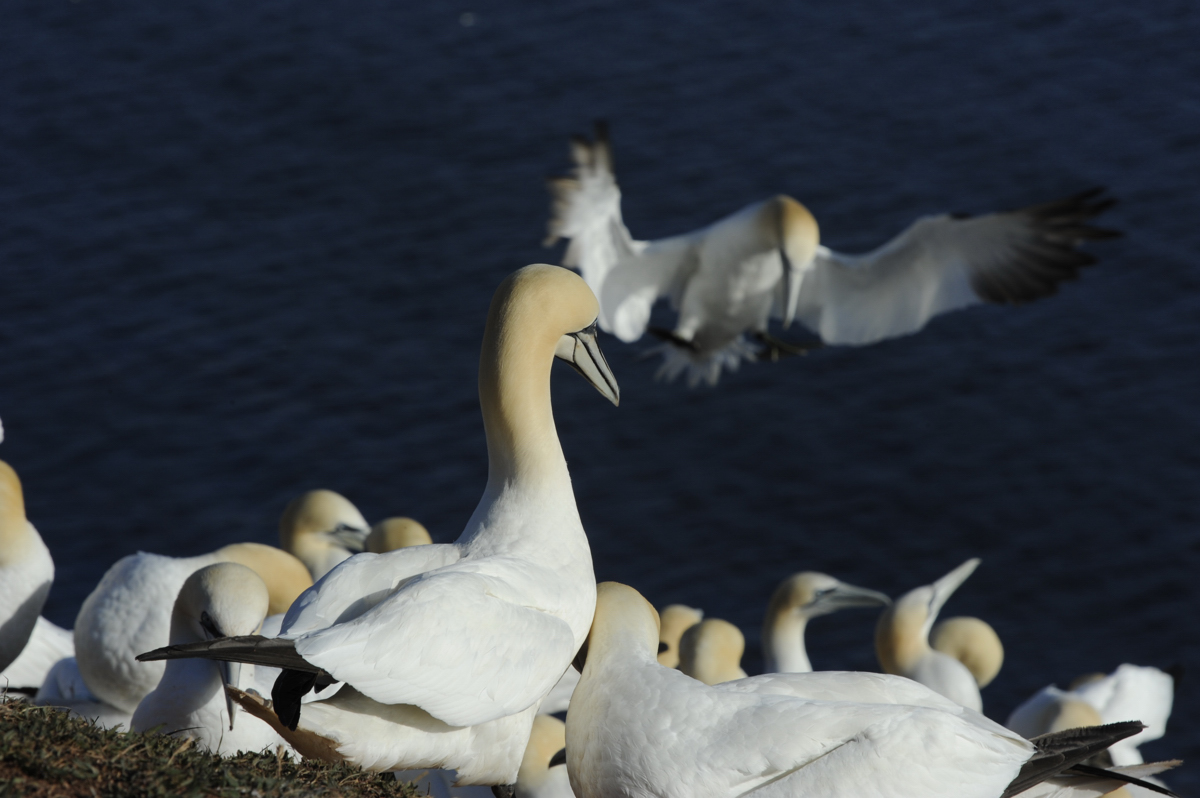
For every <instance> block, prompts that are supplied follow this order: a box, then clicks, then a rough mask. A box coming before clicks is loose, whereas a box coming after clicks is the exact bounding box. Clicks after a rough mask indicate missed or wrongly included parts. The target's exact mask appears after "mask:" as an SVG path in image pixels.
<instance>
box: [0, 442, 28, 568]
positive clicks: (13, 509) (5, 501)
mask: <svg viewBox="0 0 1200 798" xmlns="http://www.w3.org/2000/svg"><path fill="white" fill-rule="evenodd" d="M31 542H32V535H30V534H29V521H28V520H27V519H26V518H25V493H24V491H22V490H21V479H20V477H18V476H17V472H16V471H15V470H14V469H13V467H12V466H10V465H9V464H8V463H6V462H4V461H3V460H0V565H7V564H9V563H15V562H18V561H20V560H21V559H22V558H23V557H24V556H25V553H26V550H27V548H28V546H29V544H30V543H31Z"/></svg>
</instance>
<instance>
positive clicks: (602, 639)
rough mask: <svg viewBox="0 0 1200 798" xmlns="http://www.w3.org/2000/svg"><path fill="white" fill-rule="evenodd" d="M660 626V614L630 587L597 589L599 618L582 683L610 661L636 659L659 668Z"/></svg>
mask: <svg viewBox="0 0 1200 798" xmlns="http://www.w3.org/2000/svg"><path fill="white" fill-rule="evenodd" d="M659 629H660V622H659V618H658V611H657V610H655V609H654V607H653V606H652V605H651V604H650V602H648V601H646V599H644V598H642V594H641V593H638V592H637V591H636V590H634V589H633V588H631V587H629V586H628V585H622V584H620V583H618V582H601V583H600V584H598V585H596V614H595V615H594V616H593V618H592V631H591V633H590V634H589V635H588V639H587V655H586V656H587V659H586V661H585V663H584V667H583V674H582V677H581V682H582V679H586V678H589V677H591V676H592V674H594V673H596V672H597V669H600V670H603V667H604V664H603V663H604V661H605V660H606V659H608V658H609V657H617V658H619V659H628V658H632V659H636V660H639V661H644V662H647V663H652V664H654V665H656V666H657V664H658V660H657V654H658V636H659Z"/></svg>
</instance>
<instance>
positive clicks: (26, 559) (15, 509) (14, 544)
mask: <svg viewBox="0 0 1200 798" xmlns="http://www.w3.org/2000/svg"><path fill="white" fill-rule="evenodd" d="M53 582H54V560H52V559H50V550H49V549H48V548H46V544H45V543H43V542H42V536H41V535H39V534H38V531H37V530H36V529H34V528H33V524H31V523H29V519H27V518H26V517H25V494H24V492H23V491H22V490H21V479H20V477H18V476H17V472H16V471H14V470H13V467H12V466H10V465H9V464H8V463H6V462H4V461H3V460H0V670H3V669H5V668H7V667H8V666H10V665H12V664H13V662H14V661H16V659H17V657H18V656H20V654H21V651H22V650H23V649H24V648H25V644H26V643H28V642H29V636H30V635H31V634H33V630H34V627H35V626H36V625H37V622H38V618H39V617H40V616H41V613H42V605H43V604H45V603H46V596H47V595H49V593H50V585H51V584H52V583H53ZM13 686H14V687H25V686H27V685H13ZM5 687H7V685H6V684H4V683H2V682H0V690H2V689H3V688H5Z"/></svg>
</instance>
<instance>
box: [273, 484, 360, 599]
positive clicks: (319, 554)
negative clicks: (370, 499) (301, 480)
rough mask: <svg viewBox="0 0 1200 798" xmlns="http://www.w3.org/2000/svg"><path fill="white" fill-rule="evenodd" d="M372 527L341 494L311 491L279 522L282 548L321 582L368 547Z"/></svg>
mask: <svg viewBox="0 0 1200 798" xmlns="http://www.w3.org/2000/svg"><path fill="white" fill-rule="evenodd" d="M368 532H369V525H368V524H367V520H366V519H365V518H363V516H362V513H360V512H359V511H358V508H357V507H355V506H354V505H353V504H351V503H350V500H349V499H347V498H346V497H345V496H342V495H341V494H340V493H334V492H333V491H331V490H310V491H309V492H308V493H305V494H303V495H301V496H297V497H296V498H295V499H292V501H291V502H290V503H289V504H288V506H287V507H286V508H285V509H284V511H283V515H282V516H281V517H280V519H279V545H280V547H281V548H282V549H283V550H284V551H288V552H291V553H292V554H294V555H296V556H297V557H299V558H300V561H301V562H303V563H304V564H305V565H306V566H308V570H309V572H310V573H311V574H312V577H313V579H320V578H321V577H322V576H324V575H325V574H326V573H327V572H328V571H329V570H330V569H331V568H333V566H335V565H337V564H338V563H339V562H341V561H342V560H344V559H346V558H347V557H349V556H350V555H352V554H356V553H358V552H360V551H362V550H363V548H364V547H365V546H366V541H367V534H368Z"/></svg>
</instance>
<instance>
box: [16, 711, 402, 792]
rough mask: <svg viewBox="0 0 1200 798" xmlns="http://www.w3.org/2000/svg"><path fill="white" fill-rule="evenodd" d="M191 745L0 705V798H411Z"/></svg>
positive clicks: (366, 777)
mask: <svg viewBox="0 0 1200 798" xmlns="http://www.w3.org/2000/svg"><path fill="white" fill-rule="evenodd" d="M190 743H191V741H190V740H187V741H183V742H181V741H180V740H179V739H177V738H175V737H169V736H165V735H160V734H153V733H144V734H135V733H128V734H124V733H120V732H115V731H108V730H105V729H100V728H97V727H96V726H95V725H93V724H92V723H90V722H88V721H85V720H81V719H79V718H73V717H71V716H70V715H68V714H67V713H66V712H64V711H62V710H56V709H52V708H50V707H35V706H30V705H29V704H25V703H22V702H17V701H8V702H2V701H0V796H4V797H5V798H6V797H7V796H10V795H11V796H17V795H20V796H32V797H33V798H76V797H78V798H168V797H169V798H175V796H219V797H220V798H235V796H236V798H267V796H285V797H286V798H309V797H310V796H312V797H313V798H316V796H321V798H337V797H339V796H345V798H377V797H378V798H382V797H384V796H387V797H388V798H391V797H392V796H396V797H397V798H416V797H417V792H416V789H415V788H414V787H413V786H412V785H411V784H404V783H401V782H398V781H396V780H395V779H394V778H393V777H392V775H391V774H390V773H368V772H366V771H362V770H359V769H358V768H356V767H354V766H353V765H345V764H341V765H331V764H329V763H326V762H314V761H305V762H301V763H299V764H296V763H293V762H290V761H288V760H287V759H285V758H283V757H281V756H277V755H276V754H275V753H266V754H242V755H240V756H237V757H231V758H228V759H222V758H221V757H219V756H214V755H212V754H206V753H203V752H201V751H197V750H196V749H195V747H194V746H193V745H191V744H190Z"/></svg>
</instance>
